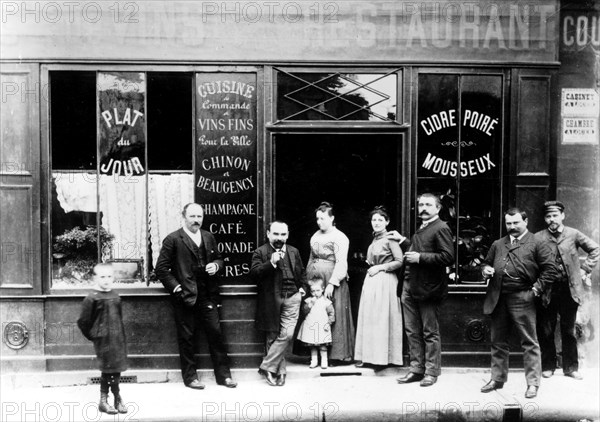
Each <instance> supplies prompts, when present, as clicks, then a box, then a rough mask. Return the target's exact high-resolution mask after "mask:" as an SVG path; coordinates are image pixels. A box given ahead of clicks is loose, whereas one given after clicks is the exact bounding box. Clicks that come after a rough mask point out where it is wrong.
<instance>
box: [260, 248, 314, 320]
mask: <svg viewBox="0 0 600 422" xmlns="http://www.w3.org/2000/svg"><path fill="white" fill-rule="evenodd" d="M273 252H275V249H273V247H272V246H271V244H270V243H265V244H264V245H262V246H260V247H259V248H258V249H256V250H255V251H254V253H253V254H252V265H251V266H250V277H251V278H252V280H253V281H255V282H256V289H257V300H256V328H257V329H258V330H261V331H271V332H278V331H279V318H280V310H281V304H282V302H283V299H282V298H281V290H282V287H283V272H282V270H281V269H280V268H279V267H277V268H274V267H273V265H272V264H271V255H272V254H273ZM286 253H287V254H288V256H289V257H290V262H291V263H292V272H293V273H294V279H295V280H294V281H295V283H296V287H298V289H300V288H303V289H304V291H305V292H308V291H310V290H309V289H308V284H307V282H306V272H305V271H304V265H302V259H301V258H300V252H298V249H296V248H294V247H293V246H290V245H286Z"/></svg>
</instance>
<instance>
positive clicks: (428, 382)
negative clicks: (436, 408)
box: [420, 375, 437, 387]
mask: <svg viewBox="0 0 600 422" xmlns="http://www.w3.org/2000/svg"><path fill="white" fill-rule="evenodd" d="M436 382H437V377H434V376H433V375H425V376H424V377H423V379H422V380H421V384H420V385H421V387H431V386H432V385H433V384H435V383H436Z"/></svg>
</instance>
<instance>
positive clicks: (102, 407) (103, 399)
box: [98, 391, 118, 415]
mask: <svg viewBox="0 0 600 422" xmlns="http://www.w3.org/2000/svg"><path fill="white" fill-rule="evenodd" d="M98 410H99V411H100V412H103V413H108V414H109V415H116V414H117V413H118V412H117V409H115V408H114V407H112V406H111V405H110V404H108V393H105V392H103V391H101V392H100V403H98Z"/></svg>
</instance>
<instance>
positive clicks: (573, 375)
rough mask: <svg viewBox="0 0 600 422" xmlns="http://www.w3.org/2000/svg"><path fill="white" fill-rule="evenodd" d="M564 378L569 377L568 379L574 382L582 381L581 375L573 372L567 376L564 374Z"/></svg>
mask: <svg viewBox="0 0 600 422" xmlns="http://www.w3.org/2000/svg"><path fill="white" fill-rule="evenodd" d="M565 377H569V378H573V379H575V380H582V379H583V377H582V376H581V374H580V373H579V372H577V371H573V372H569V373H568V374H565Z"/></svg>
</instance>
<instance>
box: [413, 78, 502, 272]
mask: <svg viewBox="0 0 600 422" xmlns="http://www.w3.org/2000/svg"><path fill="white" fill-rule="evenodd" d="M418 83H419V93H418V105H417V145H418V148H417V192H418V193H419V194H420V193H424V192H431V193H435V194H438V195H439V196H440V197H441V202H442V211H441V212H440V217H441V218H442V219H443V220H445V221H446V222H447V223H448V224H449V226H450V227H451V229H452V231H453V235H454V239H455V247H456V260H455V263H454V264H453V265H452V266H451V267H449V268H448V276H449V279H450V281H451V282H454V283H462V284H468V283H474V284H483V283H485V281H484V280H483V277H482V275H481V271H480V268H479V265H480V264H481V261H482V260H483V259H484V258H485V256H486V254H487V252H488V250H489V247H490V246H491V243H492V242H493V241H494V240H495V239H496V238H498V237H499V235H500V227H499V225H498V221H499V213H500V212H501V193H502V188H501V186H502V179H501V176H502V155H501V154H502V137H503V132H504V124H503V119H502V116H503V113H502V110H503V101H502V92H503V76H502V75H497V74H494V75H481V74H479V75H456V74H421V75H419V79H418Z"/></svg>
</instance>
